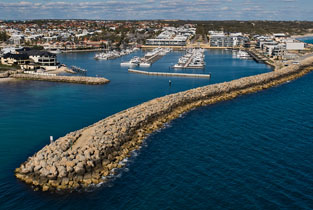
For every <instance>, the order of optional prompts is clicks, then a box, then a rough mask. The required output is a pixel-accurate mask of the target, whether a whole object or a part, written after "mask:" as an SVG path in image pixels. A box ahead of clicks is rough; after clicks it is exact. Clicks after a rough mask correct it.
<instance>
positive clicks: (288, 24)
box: [161, 20, 313, 35]
mask: <svg viewBox="0 0 313 210" xmlns="http://www.w3.org/2000/svg"><path fill="white" fill-rule="evenodd" d="M161 22H163V23H167V24H170V25H173V26H174V25H182V24H197V34H202V35H203V34H207V32H208V31H209V30H213V31H226V32H243V33H247V34H252V35H253V34H260V35H265V34H271V33H287V34H289V35H295V34H305V33H309V32H312V31H313V22H312V21H234V20H228V21H191V20H190V21H183V20H178V21H161Z"/></svg>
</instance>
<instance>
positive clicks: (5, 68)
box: [0, 64, 20, 71]
mask: <svg viewBox="0 0 313 210" xmlns="http://www.w3.org/2000/svg"><path fill="white" fill-rule="evenodd" d="M17 69H20V67H19V66H17V65H13V66H7V65H3V64H0V71H7V70H17Z"/></svg>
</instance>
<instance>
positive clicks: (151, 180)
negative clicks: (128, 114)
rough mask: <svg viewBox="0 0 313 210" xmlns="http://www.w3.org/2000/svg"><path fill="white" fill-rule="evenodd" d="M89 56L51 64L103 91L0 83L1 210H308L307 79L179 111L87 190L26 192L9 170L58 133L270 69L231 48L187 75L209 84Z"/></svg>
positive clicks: (312, 195)
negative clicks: (80, 73) (73, 68)
mask: <svg viewBox="0 0 313 210" xmlns="http://www.w3.org/2000/svg"><path fill="white" fill-rule="evenodd" d="M137 54H141V52H137ZM180 55H181V52H172V54H170V55H168V56H166V57H163V58H162V59H161V60H159V61H158V62H157V63H155V64H153V66H152V68H151V69H150V70H151V71H169V69H168V66H169V65H171V64H173V63H175V62H176V61H177V58H178V57H179V56H180ZM92 57H93V53H80V54H64V55H61V56H60V57H59V59H60V60H61V61H62V62H64V63H66V64H68V65H70V64H75V65H77V66H80V67H83V68H86V69H88V70H89V72H88V74H89V75H99V76H104V77H107V78H108V79H110V80H111V83H109V84H108V85H103V86H85V85H77V84H62V83H48V82H37V81H19V82H12V83H11V82H10V83H1V84H0V98H1V102H0V169H1V170H0V171H1V173H0V208H2V209H277V208H283V209H286V208H290V209H312V208H313V192H312V188H313V178H312V174H313V167H312V164H311V163H312V161H313V153H312V151H313V143H312V141H313V138H312V128H313V126H312V125H313V118H312V116H313V115H312V114H313V99H312V95H313V88H312V79H313V74H309V75H307V76H304V77H303V78H300V79H299V80H296V81H293V82H290V83H287V84H284V85H281V86H279V87H277V88H272V89H269V90H265V91H262V92H259V93H256V94H250V95H245V96H241V97H239V98H236V99H234V100H231V101H225V102H222V103H218V104H215V105H210V106H206V107H202V108H199V109H197V110H194V111H191V112H189V113H187V114H185V115H184V116H183V117H182V118H179V119H176V120H174V121H173V122H172V123H170V124H169V125H168V126H167V128H166V129H162V130H160V131H159V132H156V133H155V134H153V135H151V136H150V137H149V138H148V139H147V140H146V143H145V145H144V146H143V148H142V149H141V150H140V151H139V152H138V153H136V154H134V155H133V157H132V158H131V159H130V160H129V162H128V164H127V167H126V168H124V169H123V171H121V173H120V174H119V176H118V177H117V178H116V179H115V180H113V181H112V182H110V183H108V184H106V185H104V186H101V187H100V188H98V189H96V190H94V191H92V192H76V193H71V194H65V195H59V194H50V193H43V192H34V191H33V190H31V189H30V187H29V186H27V185H25V184H23V183H21V182H19V181H18V180H16V179H15V178H14V176H13V170H14V168H16V167H17V166H19V164H20V163H21V162H23V161H25V160H26V159H27V157H28V156H30V155H33V154H34V153H35V152H36V151H38V150H39V149H41V148H42V147H43V146H44V145H45V144H47V143H48V142H49V136H50V135H53V136H55V138H57V137H59V136H63V135H65V134H66V133H68V132H69V131H73V130H76V129H80V128H82V127H84V126H87V125H89V124H91V123H94V122H96V121H97V120H100V119H102V118H104V117H106V116H109V115H111V114H113V113H116V112H118V111H120V110H123V109H125V108H128V107H130V106H134V105H136V104H139V103H141V102H143V101H147V100H149V99H152V98H155V97H158V96H162V95H166V94H169V93H173V92H177V91H182V90H186V89H189V88H193V87H198V86H203V85H206V84H211V83H216V82H222V81H227V80H232V79H235V78H239V77H242V76H247V75H253V74H258V73H263V72H268V71H270V68H269V67H267V66H265V65H261V64H257V63H255V62H254V61H252V60H238V59H233V58H232V55H231V52H229V51H207V52H206V63H207V66H206V69H205V70H204V71H202V70H194V72H199V71H200V72H201V73H208V72H211V74H212V78H211V79H210V80H207V79H197V78H167V77H151V76H146V75H137V74H130V73H127V69H125V68H121V67H120V66H119V62H120V61H121V60H124V59H125V60H126V59H128V57H124V58H120V59H117V60H111V61H95V60H93V58H92ZM130 57H131V56H130ZM171 71H173V70H171ZM169 79H171V80H172V86H171V87H169V86H168V80H169Z"/></svg>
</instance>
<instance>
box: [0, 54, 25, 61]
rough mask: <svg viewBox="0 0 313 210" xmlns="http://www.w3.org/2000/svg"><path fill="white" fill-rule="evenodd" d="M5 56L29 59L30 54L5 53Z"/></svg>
mask: <svg viewBox="0 0 313 210" xmlns="http://www.w3.org/2000/svg"><path fill="white" fill-rule="evenodd" d="M3 58H13V59H15V60H27V59H29V56H28V55H26V54H12V53H7V54H5V55H3Z"/></svg>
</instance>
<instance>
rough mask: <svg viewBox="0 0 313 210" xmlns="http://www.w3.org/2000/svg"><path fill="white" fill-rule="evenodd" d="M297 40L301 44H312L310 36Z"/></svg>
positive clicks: (312, 39)
mask: <svg viewBox="0 0 313 210" xmlns="http://www.w3.org/2000/svg"><path fill="white" fill-rule="evenodd" d="M299 40H300V41H302V42H305V43H308V44H313V37H312V36H310V37H303V38H300V39H299Z"/></svg>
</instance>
